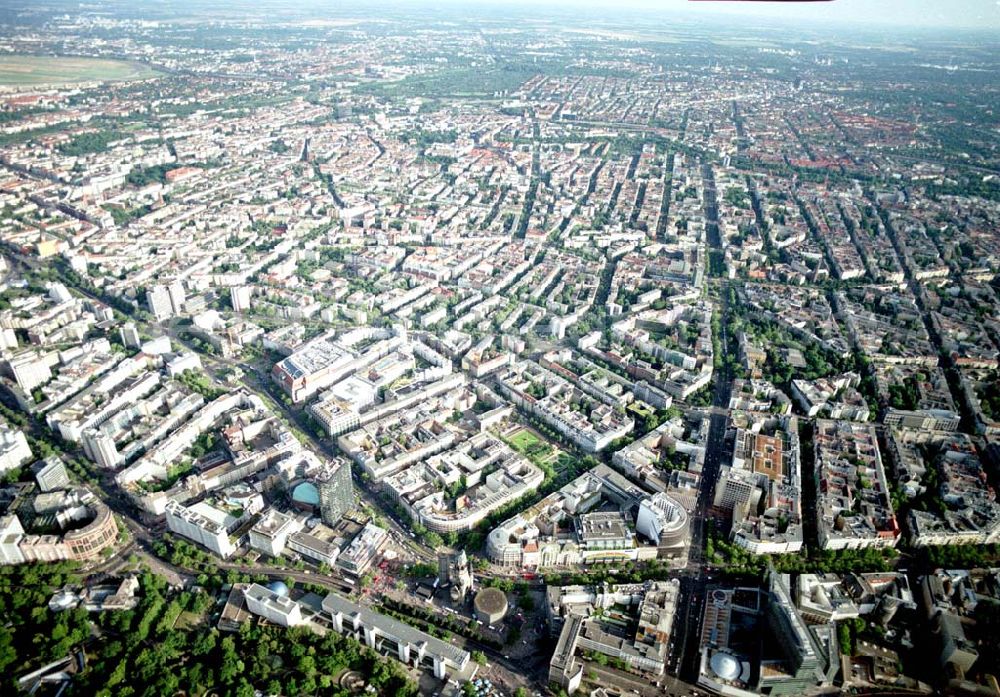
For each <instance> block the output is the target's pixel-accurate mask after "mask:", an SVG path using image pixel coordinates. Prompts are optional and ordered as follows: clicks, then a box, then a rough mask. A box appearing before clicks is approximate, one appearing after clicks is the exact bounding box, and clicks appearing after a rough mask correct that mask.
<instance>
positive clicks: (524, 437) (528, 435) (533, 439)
mask: <svg viewBox="0 0 1000 697" xmlns="http://www.w3.org/2000/svg"><path fill="white" fill-rule="evenodd" d="M508 440H509V441H510V444H511V446H512V447H514V448H515V449H517V450H519V451H520V452H522V453H523V452H525V451H526V450H527V449H528V448H530V447H531V446H532V445H535V444H536V443H541V442H542V441H541V440H540V439H539V438H538V436H536V435H535V434H534V433H532V432H531V431H529V430H528V429H526V428H522V429H521V430H520V431H518V432H517V433H515V434H514V435H512V436H511V437H510V438H509V439H508Z"/></svg>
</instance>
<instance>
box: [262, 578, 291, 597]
mask: <svg viewBox="0 0 1000 697" xmlns="http://www.w3.org/2000/svg"><path fill="white" fill-rule="evenodd" d="M267 589H268V590H269V591H271V592H272V593H274V594H275V595H280V596H281V597H287V596H288V586H286V585H285V583H284V582H283V581H271V582H270V583H269V584H267Z"/></svg>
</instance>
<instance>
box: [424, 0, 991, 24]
mask: <svg viewBox="0 0 1000 697" xmlns="http://www.w3.org/2000/svg"><path fill="white" fill-rule="evenodd" d="M418 1H419V0H418ZM469 1H470V0H466V2H469ZM475 1H476V2H477V3H487V2H492V1H495V0H475ZM500 2H501V3H504V2H506V3H510V4H519V5H524V4H530V5H535V6H544V5H550V6H553V7H573V6H576V7H581V6H592V7H602V8H604V7H608V8H615V7H618V8H621V7H633V8H642V9H647V10H653V11H656V10H659V11H661V12H662V11H667V12H671V13H679V14H683V15H686V16H689V17H697V16H699V15H701V16H710V15H723V14H730V15H733V14H744V15H751V16H756V17H773V18H788V19H796V20H801V21H808V22H816V23H824V22H831V21H838V20H841V21H847V22H858V21H862V22H874V23H878V24H897V25H908V26H919V27H939V28H947V27H962V28H981V29H1000V0H832V1H831V2H803V3H796V2H739V1H733V0H723V1H719V2H706V1H699V0H500Z"/></svg>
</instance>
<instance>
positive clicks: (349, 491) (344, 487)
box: [316, 461, 354, 525]
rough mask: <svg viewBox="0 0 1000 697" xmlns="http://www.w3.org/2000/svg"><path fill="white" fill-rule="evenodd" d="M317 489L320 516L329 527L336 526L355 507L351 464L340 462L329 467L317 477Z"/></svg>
mask: <svg viewBox="0 0 1000 697" xmlns="http://www.w3.org/2000/svg"><path fill="white" fill-rule="evenodd" d="M316 488H317V489H318V490H319V510H320V516H322V518H323V522H324V523H326V524H327V525H336V523H337V521H338V520H340V519H341V517H343V515H344V514H345V513H347V512H348V511H349V510H351V509H352V508H353V507H354V483H353V482H352V481H351V465H350V463H348V462H344V461H340V462H335V463H332V464H331V465H329V466H328V467H327V468H326V469H324V470H323V471H322V472H320V473H319V474H318V475H316Z"/></svg>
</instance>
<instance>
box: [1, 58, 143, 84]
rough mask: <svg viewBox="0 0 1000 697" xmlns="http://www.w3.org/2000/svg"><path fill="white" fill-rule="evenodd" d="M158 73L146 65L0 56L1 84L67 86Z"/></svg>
mask: <svg viewBox="0 0 1000 697" xmlns="http://www.w3.org/2000/svg"><path fill="white" fill-rule="evenodd" d="M157 74H158V73H157V72H156V71H155V70H153V69H152V68H149V67H147V66H145V65H141V64H139V63H129V62H127V61H117V60H105V59H103V58H77V57H74V58H60V57H57V56H13V55H7V56H0V85H66V84H72V83H75V82H96V81H103V82H118V81H122V80H142V79H145V78H149V77H153V76H154V75H157Z"/></svg>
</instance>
